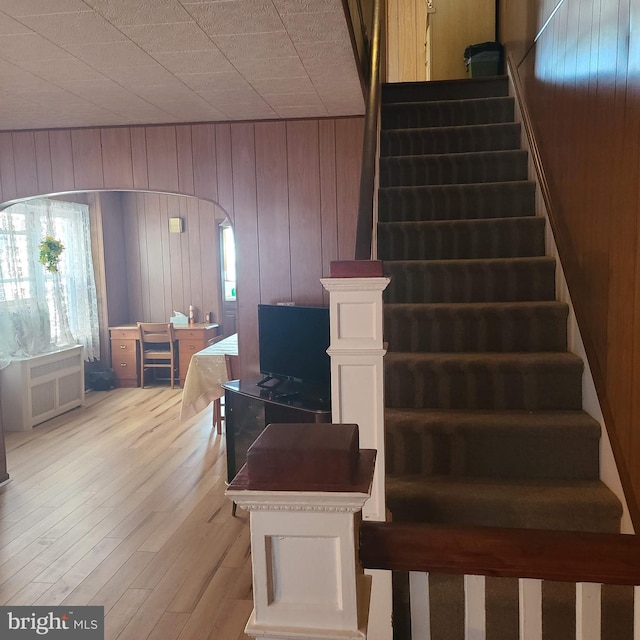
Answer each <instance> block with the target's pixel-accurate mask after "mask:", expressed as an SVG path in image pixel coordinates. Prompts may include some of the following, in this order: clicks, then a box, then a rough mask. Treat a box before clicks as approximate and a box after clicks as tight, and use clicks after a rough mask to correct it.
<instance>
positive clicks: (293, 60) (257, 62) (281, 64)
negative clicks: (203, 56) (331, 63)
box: [233, 56, 307, 82]
mask: <svg viewBox="0 0 640 640" xmlns="http://www.w3.org/2000/svg"><path fill="white" fill-rule="evenodd" d="M233 64H234V66H235V68H236V69H237V70H238V71H239V72H240V73H241V74H242V75H243V76H244V77H245V78H246V79H247V80H248V81H249V82H253V81H254V80H261V79H265V78H300V77H302V76H306V75H307V72H306V71H305V68H304V66H303V64H302V62H301V61H300V58H298V56H288V57H286V58H255V59H252V60H234V63H233Z"/></svg>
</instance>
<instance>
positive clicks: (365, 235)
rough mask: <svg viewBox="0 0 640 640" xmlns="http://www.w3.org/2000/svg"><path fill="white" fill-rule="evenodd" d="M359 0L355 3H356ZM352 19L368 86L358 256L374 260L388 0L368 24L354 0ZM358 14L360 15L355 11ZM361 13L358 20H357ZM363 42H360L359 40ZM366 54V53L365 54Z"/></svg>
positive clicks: (378, 4)
mask: <svg viewBox="0 0 640 640" xmlns="http://www.w3.org/2000/svg"><path fill="white" fill-rule="evenodd" d="M354 2H355V7H352V5H354ZM347 4H348V5H349V12H350V13H351V23H352V26H353V28H354V30H355V29H356V26H359V28H360V30H361V31H362V33H361V34H359V35H358V36H357V37H354V41H355V43H354V44H355V48H356V51H357V52H358V54H359V55H360V56H361V65H360V69H361V73H362V77H363V82H364V86H365V92H366V93H365V118H364V137H363V144H362V165H361V174H360V200H359V206H358V220H357V226H356V245H355V254H354V256H355V259H356V260H371V257H372V256H371V250H372V246H373V240H372V238H373V226H374V219H375V216H374V203H375V184H376V160H377V149H378V128H379V127H378V125H379V108H380V50H381V39H382V35H381V34H382V26H381V25H382V16H383V15H384V0H373V2H372V10H371V21H370V24H367V20H366V17H365V15H364V11H363V8H362V0H350V1H349V2H348V3H347ZM354 14H356V15H354ZM356 17H357V20H356ZM359 42H362V43H363V45H362V46H359V45H358V43H359ZM363 54H364V57H362V56H363Z"/></svg>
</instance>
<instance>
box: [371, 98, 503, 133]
mask: <svg viewBox="0 0 640 640" xmlns="http://www.w3.org/2000/svg"><path fill="white" fill-rule="evenodd" d="M514 112H515V109H514V100H513V98H511V97H506V96H505V97H492V98H474V99H471V100H440V101H436V102H429V101H427V102H395V103H383V105H382V125H381V126H382V129H407V128H411V129H415V128H419V127H450V126H463V125H470V124H494V123H496V122H513V121H514Z"/></svg>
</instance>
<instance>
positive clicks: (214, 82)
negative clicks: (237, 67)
mask: <svg viewBox="0 0 640 640" xmlns="http://www.w3.org/2000/svg"><path fill="white" fill-rule="evenodd" d="M178 77H179V78H180V80H182V82H184V83H185V84H186V85H187V86H188V87H191V89H193V90H194V91H198V92H199V91H228V90H232V89H241V90H250V89H251V86H250V85H249V83H248V82H247V81H246V80H245V79H244V78H243V77H242V76H241V75H240V74H239V73H238V72H237V71H229V72H223V73H189V74H182V75H180V76H178Z"/></svg>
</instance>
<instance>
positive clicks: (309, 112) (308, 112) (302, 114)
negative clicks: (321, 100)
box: [276, 106, 329, 118]
mask: <svg viewBox="0 0 640 640" xmlns="http://www.w3.org/2000/svg"><path fill="white" fill-rule="evenodd" d="M276 112H277V114H278V116H279V117H280V118H326V117H327V116H328V115H329V112H328V111H327V110H326V109H325V108H323V107H320V108H319V107H306V106H303V107H278V108H277V109H276Z"/></svg>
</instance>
